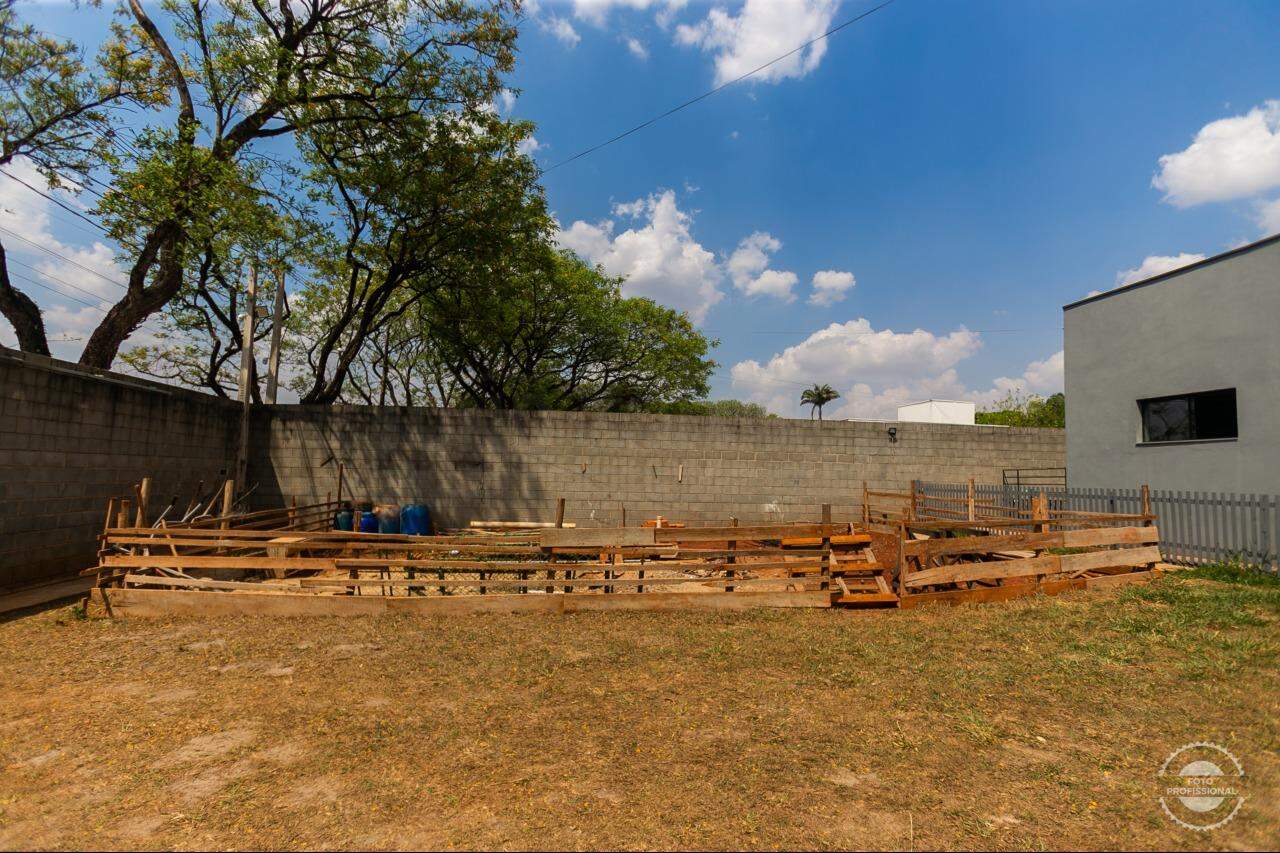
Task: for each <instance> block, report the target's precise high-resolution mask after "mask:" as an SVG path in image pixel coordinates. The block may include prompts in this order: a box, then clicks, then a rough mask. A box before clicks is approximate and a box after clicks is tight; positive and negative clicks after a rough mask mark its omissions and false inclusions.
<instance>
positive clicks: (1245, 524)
mask: <svg viewBox="0 0 1280 853" xmlns="http://www.w3.org/2000/svg"><path fill="white" fill-rule="evenodd" d="M917 488H918V490H919V493H920V494H921V495H922V496H924V497H939V498H952V499H955V498H965V497H967V495H968V493H969V492H968V490H969V484H968V483H918V484H917ZM1041 492H1044V494H1045V496H1046V497H1047V498H1048V499H1049V507H1050V509H1064V510H1073V511H1076V512H1118V513H1139V512H1141V511H1142V491H1141V489H1069V488H1062V487H1060V486H1026V485H1022V486H1018V485H984V484H977V485H975V486H974V497H975V499H976V500H978V501H980V502H982V503H987V504H993V505H998V506H1001V507H1005V508H1008V509H1010V510H1025V511H1029V510H1030V509H1031V499H1032V498H1033V497H1035V496H1036V495H1038V494H1040V493H1041ZM1151 510H1152V512H1154V513H1155V514H1156V516H1157V521H1156V524H1157V525H1158V526H1159V528H1160V553H1161V554H1162V555H1163V556H1164V558H1165V559H1166V560H1168V561H1169V562H1171V563H1188V564H1196V563H1209V562H1218V561H1224V560H1238V561H1240V562H1242V563H1244V564H1247V565H1251V566H1255V567H1257V568H1260V569H1264V570H1266V571H1269V572H1277V573H1280V495H1239V494H1230V493H1226V492H1190V491H1159V490H1155V489H1153V490H1151Z"/></svg>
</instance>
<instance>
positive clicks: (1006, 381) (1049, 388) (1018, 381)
mask: <svg viewBox="0 0 1280 853" xmlns="http://www.w3.org/2000/svg"><path fill="white" fill-rule="evenodd" d="M1063 366H1064V353H1063V351H1062V350H1058V351H1057V352H1055V353H1054V354H1053V355H1051V356H1049V357H1048V358H1046V359H1044V360H1043V361H1033V362H1031V363H1030V364H1028V365H1027V369H1026V370H1024V371H1023V372H1022V375H1021V376H1017V377H1008V376H1001V377H999V378H997V379H995V380H994V381H992V383H991V388H990V389H989V390H987V391H977V392H969V394H968V396H967V397H966V398H965V399H967V400H972V401H973V402H975V403H977V404H978V408H982V407H983V406H986V405H991V404H992V403H998V402H1000V401H1002V400H1004V399H1005V398H1006V397H1008V396H1010V395H1011V394H1012V395H1014V396H1017V397H1028V396H1031V395H1035V396H1038V397H1047V396H1049V395H1050V394H1056V393H1058V392H1059V391H1061V390H1062V382H1063V373H1064V371H1063Z"/></svg>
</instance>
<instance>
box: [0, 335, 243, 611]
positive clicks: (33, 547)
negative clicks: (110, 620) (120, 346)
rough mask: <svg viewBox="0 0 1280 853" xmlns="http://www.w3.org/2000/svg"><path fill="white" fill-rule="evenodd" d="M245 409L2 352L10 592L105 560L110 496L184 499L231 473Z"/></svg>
mask: <svg viewBox="0 0 1280 853" xmlns="http://www.w3.org/2000/svg"><path fill="white" fill-rule="evenodd" d="M238 428H239V418H238V409H236V408H235V407H234V406H232V405H230V404H227V403H225V402H221V401H219V400H217V399H216V398H214V397H211V396H208V395H205V394H197V393H194V392H190V391H182V390H179V389H175V388H170V387H168V386H166V385H160V384H158V383H152V382H145V381H140V380H135V379H133V378H131V377H122V376H115V375H107V376H102V377H100V376H95V375H93V374H92V373H89V372H86V371H85V370H83V369H81V368H79V367H77V366H76V365H74V364H68V363H66V362H60V361H55V360H53V359H48V358H41V357H39V356H32V355H28V354H24V353H19V352H15V351H14V350H10V349H6V348H4V347H0V589H2V588H5V587H12V586H21V585H24V584H28V583H33V582H36V581H40V580H48V579H51V578H56V577H59V576H63V575H67V574H70V573H74V572H77V571H79V570H80V569H83V568H85V567H87V566H91V565H93V564H94V563H95V562H96V559H95V554H96V551H97V539H96V537H97V534H98V532H99V531H100V530H101V527H102V522H103V519H104V517H105V512H106V505H107V500H108V499H109V498H111V497H113V496H123V495H132V486H133V484H134V483H137V482H139V481H140V480H141V479H142V478H143V477H145V476H151V477H152V478H153V483H154V488H153V501H159V502H160V506H163V505H164V504H165V503H168V501H169V499H170V498H172V497H173V496H174V494H177V493H181V494H182V495H184V499H185V498H186V497H187V496H189V494H190V492H191V490H192V489H194V487H195V484H196V481H197V480H200V479H204V480H205V481H206V482H207V483H209V484H212V483H213V482H214V481H216V480H218V479H220V478H225V477H224V472H225V471H227V470H231V469H232V464H231V460H232V459H233V458H234V452H235V441H236V439H237V437H238Z"/></svg>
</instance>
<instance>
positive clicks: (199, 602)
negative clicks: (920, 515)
mask: <svg viewBox="0 0 1280 853" xmlns="http://www.w3.org/2000/svg"><path fill="white" fill-rule="evenodd" d="M92 601H93V604H95V605H97V607H99V608H101V607H103V606H109V607H110V609H111V611H112V613H113V614H114V615H115V616H117V617H125V618H128V617H140V618H146V617H161V618H163V617H169V616H205V617H215V616H238V615H253V616H379V615H384V614H388V613H404V614H410V615H420V616H459V615H467V614H474V613H579V612H586V611H592V610H648V611H669V610H749V609H752V608H756V607H830V606H831V595H830V593H828V592H823V591H820V590H819V591H813V592H774V591H764V592H644V593H634V594H626V595H597V594H591V593H569V594H561V595H453V596H382V595H306V594H297V595H288V594H285V595H276V594H268V593H259V594H255V593H248V592H246V593H229V594H225V595H219V594H216V593H214V594H211V593H207V592H198V591H193V590H164V589H138V588H130V587H120V588H112V589H106V590H101V589H95V590H94V591H93V592H92Z"/></svg>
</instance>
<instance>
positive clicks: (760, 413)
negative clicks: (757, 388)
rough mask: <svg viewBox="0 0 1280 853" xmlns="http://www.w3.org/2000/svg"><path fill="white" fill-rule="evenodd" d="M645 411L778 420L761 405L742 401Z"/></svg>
mask: <svg viewBox="0 0 1280 853" xmlns="http://www.w3.org/2000/svg"><path fill="white" fill-rule="evenodd" d="M645 411H648V412H654V413H657V414H663V415H703V416H706V417H714V418H776V417H777V415H775V414H772V413H771V412H770V411H769V410H768V409H766V408H765V407H764V406H762V405H760V404H759V403H745V402H743V401H742V400H688V401H684V400H682V401H680V402H676V403H661V404H658V405H654V406H649V407H648V408H647V409H645Z"/></svg>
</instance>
